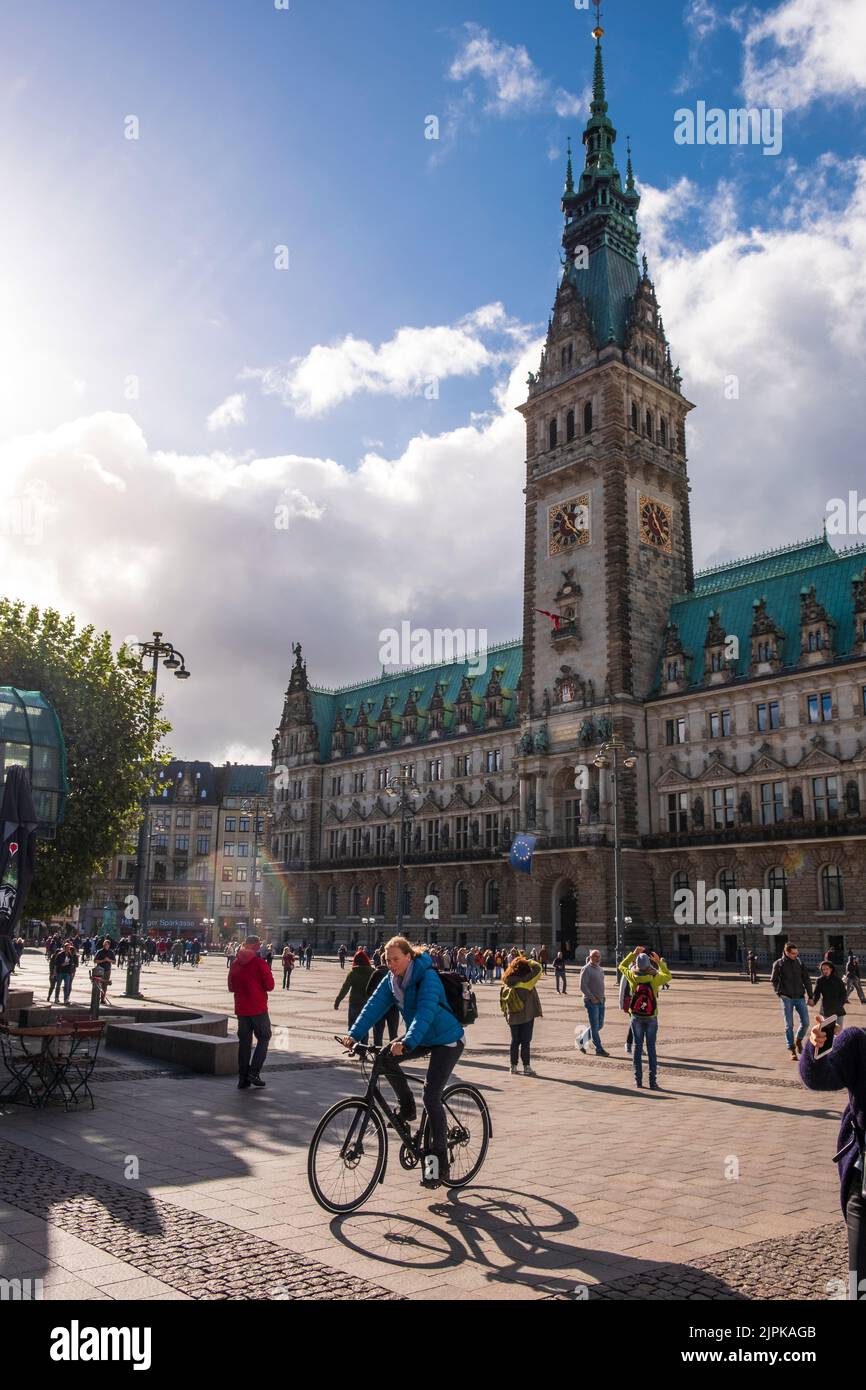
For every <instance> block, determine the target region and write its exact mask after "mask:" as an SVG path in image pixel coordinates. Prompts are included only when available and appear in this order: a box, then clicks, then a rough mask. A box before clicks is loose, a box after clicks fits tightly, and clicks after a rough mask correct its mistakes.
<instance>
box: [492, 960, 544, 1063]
mask: <svg viewBox="0 0 866 1390" xmlns="http://www.w3.org/2000/svg"><path fill="white" fill-rule="evenodd" d="M543 973H544V967H543V966H542V964H541V962H540V961H537V960H527V959H526V957H525V956H517V957H516V958H515V959H514V960H513V961H512V962H511V964H510V965H509V967H508V969H507V970H506V972H505V974H504V975H503V977H502V988H501V989H500V991H499V1004H500V1008H501V1009H502V1012H503V1014H504V1016H505V1020H506V1022H507V1024H508V1026H509V1028H510V1029H511V1075H512V1076H516V1075H517V1058H518V1055H519V1056H520V1058H521V1060H522V1061H523V1075H524V1076H535V1072H534V1071H533V1070H532V1067H531V1066H530V1057H529V1048H530V1044H531V1042H532V1030H533V1028H534V1026H535V1020H536V1019H537V1018H541V1017H542V1011H541V1000H540V999H539V997H538V989H537V985H538V981H539V980H540V979H541V976H542V974H543Z"/></svg>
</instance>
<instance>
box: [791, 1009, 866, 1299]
mask: <svg viewBox="0 0 866 1390" xmlns="http://www.w3.org/2000/svg"><path fill="white" fill-rule="evenodd" d="M821 1022H822V1020H821V1018H820V1017H819V1018H817V1019H816V1020H815V1023H814V1025H813V1027H812V1030H811V1032H810V1034H809V1038H808V1041H807V1042H806V1045H805V1047H804V1048H803V1053H802V1056H801V1057H800V1079H801V1080H802V1082H803V1085H804V1086H806V1087H808V1089H809V1090H810V1091H842V1090H845V1089H847V1091H848V1104H847V1105H846V1107H845V1110H844V1112H843V1115H842V1124H841V1128H840V1130H839V1137H838V1139H837V1140H836V1155H835V1158H834V1160H833V1161H834V1162H838V1164H839V1184H840V1198H841V1203H842V1215H843V1216H844V1218H845V1223H846V1225H847V1228H848V1299H849V1301H850V1302H858V1301H859V1300H861V1299H862V1298H863V1295H864V1293H866V1147H864V1146H866V1029H863V1028H846V1029H845V1032H844V1033H843V1034H842V1036H841V1037H836V1038H834V1040H833V1047H832V1050H831V1051H830V1052H829V1053H827V1054H826V1056H824V1057H819V1058H818V1059H817V1060H816V1058H815V1048H816V1047H817V1048H821V1047H823V1045H824V1043H825V1041H826V1036H827V1035H826V1033H824V1032H822V1030H821Z"/></svg>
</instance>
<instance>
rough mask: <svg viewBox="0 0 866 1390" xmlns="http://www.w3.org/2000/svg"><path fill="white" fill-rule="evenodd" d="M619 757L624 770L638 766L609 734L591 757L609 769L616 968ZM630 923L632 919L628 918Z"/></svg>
mask: <svg viewBox="0 0 866 1390" xmlns="http://www.w3.org/2000/svg"><path fill="white" fill-rule="evenodd" d="M620 754H622V765H623V767H626V768H629V769H630V768H633V767H634V766H635V764H636V763H637V754H636V753H635V750H634V746H633V745H632V744H631V743H626V742H625V741H624V740H623V739H621V738H620V737H619V735H618V734H612V735H611V737H610V738H609V739H606V740H605V742H604V743H603V744H602V745H601V748H600V749H599V750H598V753H597V754H596V755H595V757H594V758H593V760H592V761H593V764H594V765H595V767H597V768H603V767H609V768H610V769H611V773H610V777H611V782H612V783H613V895H614V914H615V921H614V936H615V941H614V953H615V957H616V959H615V962H614V963H615V964H616V965H618V964H619V962H620V961H621V960H622V954H623V949H624V945H623V942H624V927H625V922H624V918H623V878H622V844H621V843H620V837H619V761H620ZM628 920H631V919H628Z"/></svg>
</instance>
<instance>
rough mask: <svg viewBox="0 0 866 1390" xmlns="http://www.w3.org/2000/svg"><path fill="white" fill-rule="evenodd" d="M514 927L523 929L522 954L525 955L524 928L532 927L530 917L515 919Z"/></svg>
mask: <svg viewBox="0 0 866 1390" xmlns="http://www.w3.org/2000/svg"><path fill="white" fill-rule="evenodd" d="M514 925H515V926H516V927H522V928H523V954H524V955H526V928H527V927H531V926H532V918H531V917H515V919H514Z"/></svg>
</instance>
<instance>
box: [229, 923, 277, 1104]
mask: <svg viewBox="0 0 866 1390" xmlns="http://www.w3.org/2000/svg"><path fill="white" fill-rule="evenodd" d="M260 946H261V941H260V940H259V938H258V937H257V936H248V937H247V939H246V941H245V942H244V944H243V946H242V947H241V949H240V950H239V951H238V953H237V955H236V956H235V959H234V960H233V962H232V965H231V969H230V970H229V979H228V986H229V989H230V990H231V992H232V994H233V995H234V997H235V1013H236V1014H237V1019H238V1090H239V1091H245V1090H246V1088H247V1087H248V1086H264V1084H265V1083H264V1081H262V1078H261V1076H260V1075H259V1073H260V1072H261V1069H262V1067H263V1066H264V1064H265V1058H266V1057H267V1055H268V1043H269V1042H270V1040H271V1020H270V1018H269V1017H268V994H269V993H270V991H271V990H272V989H273V987H274V977H273V975H272V974H271V967H270V966H269V965H268V964H267V962H266V961H264V960H262V958H261V956H260V955H259V947H260ZM253 1034H255V1039H256V1050H255V1052H254V1053H253V1058H252V1061H250V1050H251V1048H252V1040H253Z"/></svg>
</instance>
